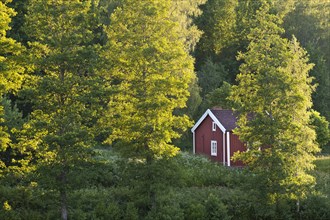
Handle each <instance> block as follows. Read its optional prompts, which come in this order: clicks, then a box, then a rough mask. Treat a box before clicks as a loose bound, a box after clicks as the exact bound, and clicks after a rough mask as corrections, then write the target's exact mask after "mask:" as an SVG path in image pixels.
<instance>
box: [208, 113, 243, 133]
mask: <svg viewBox="0 0 330 220" xmlns="http://www.w3.org/2000/svg"><path fill="white" fill-rule="evenodd" d="M211 112H212V113H213V114H214V116H215V117H216V118H217V119H218V120H219V121H220V123H221V124H222V125H223V126H224V127H225V129H226V130H228V131H232V130H233V129H235V128H236V127H237V125H236V122H237V114H235V113H234V112H233V111H232V110H227V109H211Z"/></svg>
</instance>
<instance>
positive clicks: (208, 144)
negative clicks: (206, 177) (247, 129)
mask: <svg viewBox="0 0 330 220" xmlns="http://www.w3.org/2000/svg"><path fill="white" fill-rule="evenodd" d="M236 121H237V117H236V115H235V114H234V112H233V111H232V110H225V109H211V110H210V109H208V110H207V111H206V112H205V113H204V114H203V116H202V117H201V118H200V119H199V120H198V121H197V123H196V124H195V125H194V127H193V128H192V129H191V131H192V133H193V151H194V154H204V155H207V156H209V157H210V158H211V159H212V160H215V161H218V162H220V163H223V165H225V166H243V164H242V162H240V161H235V162H234V161H233V160H232V159H231V157H232V156H233V155H234V153H235V152H237V151H241V152H242V151H245V150H246V147H245V145H244V143H243V142H241V141H240V140H239V138H238V136H237V135H235V134H233V129H234V128H236Z"/></svg>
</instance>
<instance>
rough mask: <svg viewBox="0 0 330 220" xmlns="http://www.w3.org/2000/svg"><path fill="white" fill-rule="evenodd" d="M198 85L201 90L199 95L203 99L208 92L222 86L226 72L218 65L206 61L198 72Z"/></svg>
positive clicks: (208, 60) (225, 78)
mask: <svg viewBox="0 0 330 220" xmlns="http://www.w3.org/2000/svg"><path fill="white" fill-rule="evenodd" d="M197 76H198V79H199V80H198V83H199V85H200V87H201V88H203V89H202V92H201V95H202V97H203V98H205V96H206V95H207V94H209V93H210V92H212V91H214V90H215V89H216V88H218V87H220V85H222V83H223V81H226V80H227V79H228V72H227V71H226V70H225V68H224V66H223V65H221V64H219V63H214V62H212V60H211V59H207V61H206V62H205V64H204V65H203V66H202V67H201V70H200V71H198V74H197Z"/></svg>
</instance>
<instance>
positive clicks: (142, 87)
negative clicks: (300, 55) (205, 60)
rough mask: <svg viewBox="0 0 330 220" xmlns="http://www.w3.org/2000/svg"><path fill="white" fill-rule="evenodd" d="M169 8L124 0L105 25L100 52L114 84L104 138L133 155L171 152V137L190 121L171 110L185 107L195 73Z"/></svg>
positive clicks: (161, 3) (147, 1)
mask: <svg viewBox="0 0 330 220" xmlns="http://www.w3.org/2000/svg"><path fill="white" fill-rule="evenodd" d="M169 8H170V5H169V3H168V2H165V1H156V2H153V1H150V0H143V1H139V2H136V1H133V0H127V1H125V3H124V4H123V7H121V8H118V9H117V10H116V11H115V12H114V14H113V15H112V16H111V25H110V26H109V28H108V29H107V34H108V38H109V43H108V47H109V49H108V50H107V51H105V53H104V56H105V58H106V59H108V60H109V63H110V64H111V69H110V70H106V72H105V76H106V77H107V78H108V79H110V80H111V85H112V89H113V95H112V96H111V101H110V103H109V109H108V112H107V114H106V115H105V118H104V122H105V123H106V124H107V125H108V126H109V127H110V128H112V133H111V135H110V136H109V138H108V139H107V142H108V143H110V144H114V145H121V146H122V147H123V148H125V147H128V149H129V151H130V152H131V153H132V154H133V155H135V156H142V157H145V156H146V155H149V154H150V156H152V157H153V156H156V155H157V156H173V155H175V154H176V152H177V151H178V149H177V148H176V147H174V146H172V145H171V139H172V138H175V137H178V136H179V133H178V131H177V130H176V129H181V130H185V129H186V127H187V126H188V125H189V124H190V122H189V120H188V118H187V117H186V116H179V115H173V111H174V110H175V109H178V108H183V107H185V102H186V101H187V98H188V96H189V94H188V90H187V89H188V85H189V83H190V82H191V81H192V79H193V78H194V73H193V59H192V58H191V57H190V56H189V55H188V54H187V52H186V51H185V50H184V44H183V39H181V38H180V37H179V36H180V35H179V30H180V29H179V26H178V24H177V23H175V22H173V21H172V20H171V19H170V14H169Z"/></svg>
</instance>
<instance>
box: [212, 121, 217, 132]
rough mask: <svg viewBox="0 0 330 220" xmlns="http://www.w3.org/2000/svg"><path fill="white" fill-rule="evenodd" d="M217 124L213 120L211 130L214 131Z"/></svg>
mask: <svg viewBox="0 0 330 220" xmlns="http://www.w3.org/2000/svg"><path fill="white" fill-rule="evenodd" d="M216 129H217V124H216V123H215V122H212V131H216Z"/></svg>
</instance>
